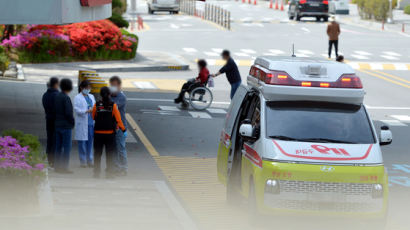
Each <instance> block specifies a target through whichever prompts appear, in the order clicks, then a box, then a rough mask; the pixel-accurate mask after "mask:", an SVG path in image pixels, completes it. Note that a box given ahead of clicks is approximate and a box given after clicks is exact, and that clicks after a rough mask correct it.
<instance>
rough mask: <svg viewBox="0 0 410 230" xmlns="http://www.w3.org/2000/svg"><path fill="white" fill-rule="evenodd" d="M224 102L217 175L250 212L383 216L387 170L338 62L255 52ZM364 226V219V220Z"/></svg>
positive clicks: (381, 140) (357, 87)
mask: <svg viewBox="0 0 410 230" xmlns="http://www.w3.org/2000/svg"><path fill="white" fill-rule="evenodd" d="M247 83H248V84H247V85H248V86H245V85H241V86H240V87H239V88H238V90H237V92H236V94H235V96H234V98H233V99H232V102H231V104H230V107H229V109H228V113H227V116H226V120H225V124H224V127H223V130H222V134H221V137H220V144H219V148H218V159H217V171H218V179H219V180H220V181H221V182H222V183H223V184H225V185H226V187H227V201H228V203H234V202H237V198H238V197H240V199H242V200H243V198H246V199H247V200H248V203H249V205H250V209H252V210H254V212H257V213H259V214H269V215H270V214H275V215H279V216H288V217H293V216H294V215H295V214H296V213H297V214H299V215H302V216H309V217H310V216H315V217H319V218H322V220H323V219H324V218H325V217H336V218H339V217H343V218H345V217H346V218H350V217H352V218H353V219H354V218H356V219H360V220H367V219H369V220H375V221H373V223H378V225H379V226H380V225H383V224H379V223H380V222H377V221H379V220H381V221H382V222H381V223H384V221H385V215H386V210H387V204H388V199H387V197H388V180H387V172H386V169H385V167H384V165H383V158H382V152H381V149H380V146H381V145H388V144H390V143H391V142H392V133H391V131H390V130H389V127H388V126H381V127H380V128H379V129H378V130H376V128H375V125H374V124H373V122H372V120H371V119H370V117H369V114H368V112H367V110H366V107H365V105H364V104H363V99H364V95H365V91H364V89H363V86H362V83H361V80H360V78H359V77H358V76H356V74H355V72H354V70H353V69H352V68H351V67H350V66H349V65H347V64H344V63H338V62H333V61H327V60H321V59H320V60H319V59H317V60H316V59H308V58H298V57H272V56H262V57H258V58H257V59H256V60H255V62H254V65H252V67H251V69H250V72H249V75H248V76H247ZM369 229H370V228H369Z"/></svg>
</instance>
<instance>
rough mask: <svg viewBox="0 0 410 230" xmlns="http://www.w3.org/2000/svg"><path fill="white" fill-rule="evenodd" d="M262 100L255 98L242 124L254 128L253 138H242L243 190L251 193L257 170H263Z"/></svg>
mask: <svg viewBox="0 0 410 230" xmlns="http://www.w3.org/2000/svg"><path fill="white" fill-rule="evenodd" d="M261 112H262V110H261V100H260V98H259V96H255V97H254V99H253V100H252V104H251V105H250V108H249V111H248V115H247V117H246V120H244V121H243V122H242V123H246V124H251V125H252V128H253V137H252V138H244V137H243V138H241V139H242V142H243V143H242V145H241V148H242V149H241V153H242V156H244V160H243V161H242V170H241V173H242V190H243V191H249V186H250V185H249V182H250V179H251V177H252V176H253V175H254V172H255V169H260V168H262V152H263V144H262V141H261V138H260V136H261V128H262V127H261V116H262V114H261Z"/></svg>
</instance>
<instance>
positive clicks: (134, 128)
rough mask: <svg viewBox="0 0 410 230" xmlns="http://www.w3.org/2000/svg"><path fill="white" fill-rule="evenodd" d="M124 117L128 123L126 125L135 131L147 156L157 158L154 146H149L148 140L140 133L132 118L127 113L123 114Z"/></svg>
mask: <svg viewBox="0 0 410 230" xmlns="http://www.w3.org/2000/svg"><path fill="white" fill-rule="evenodd" d="M125 117H126V119H127V121H128V124H129V125H130V126H131V128H132V129H133V130H134V131H135V133H136V134H137V136H138V138H139V139H140V140H141V142H142V144H143V145H144V146H145V148H146V149H147V150H148V152H149V154H151V156H153V157H158V156H159V153H158V152H157V150H156V149H155V148H154V146H153V145H152V144H151V142H150V141H149V140H148V138H147V137H146V136H145V134H144V133H143V132H142V130H141V128H140V127H139V126H138V124H137V122H135V120H134V118H132V117H131V115H130V114H129V113H127V114H125Z"/></svg>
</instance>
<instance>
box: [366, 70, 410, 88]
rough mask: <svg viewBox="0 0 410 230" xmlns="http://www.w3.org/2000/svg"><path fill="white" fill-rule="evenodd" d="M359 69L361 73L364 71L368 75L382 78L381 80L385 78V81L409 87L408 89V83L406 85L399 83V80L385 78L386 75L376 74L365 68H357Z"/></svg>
mask: <svg viewBox="0 0 410 230" xmlns="http://www.w3.org/2000/svg"><path fill="white" fill-rule="evenodd" d="M359 71H360V72H362V73H366V74H368V75H370V76H373V77H377V78H380V79H383V80H385V81H388V82H391V83H393V84H396V85H400V86H403V87H406V88H409V89H410V86H409V85H406V84H403V83H401V82H398V81H395V80H392V79H390V78H387V77H384V76H382V75H379V74H376V73H372V72H370V71H367V70H359Z"/></svg>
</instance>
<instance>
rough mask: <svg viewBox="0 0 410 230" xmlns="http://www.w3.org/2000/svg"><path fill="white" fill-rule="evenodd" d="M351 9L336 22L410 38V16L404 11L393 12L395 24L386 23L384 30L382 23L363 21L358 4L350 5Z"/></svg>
mask: <svg viewBox="0 0 410 230" xmlns="http://www.w3.org/2000/svg"><path fill="white" fill-rule="evenodd" d="M349 8H350V14H349V15H337V16H336V20H337V21H339V22H341V23H344V24H348V25H353V26H360V27H364V28H367V29H372V30H378V31H381V30H384V31H389V32H395V33H399V34H401V35H403V36H406V37H410V15H407V14H404V13H403V11H402V10H393V23H385V24H384V28H383V23H382V22H378V21H372V20H363V19H361V18H360V16H359V12H358V9H357V5H356V4H349ZM403 27H404V32H403Z"/></svg>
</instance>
